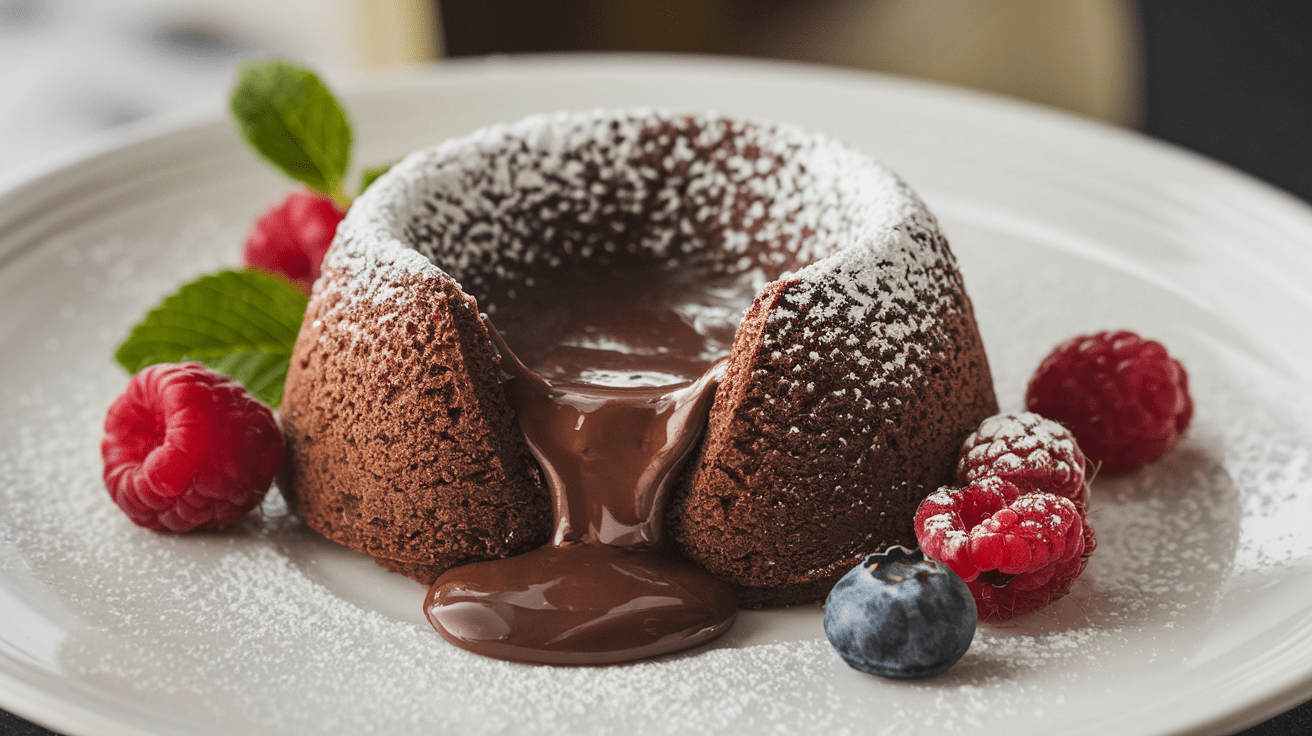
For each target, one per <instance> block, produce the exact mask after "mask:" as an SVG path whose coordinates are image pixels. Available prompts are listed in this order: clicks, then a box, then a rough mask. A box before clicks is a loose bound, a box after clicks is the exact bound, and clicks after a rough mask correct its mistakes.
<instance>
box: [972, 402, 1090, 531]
mask: <svg viewBox="0 0 1312 736" xmlns="http://www.w3.org/2000/svg"><path fill="white" fill-rule="evenodd" d="M990 476H994V477H998V478H1002V479H1003V480H1007V481H1010V482H1011V483H1013V484H1015V485H1016V487H1017V488H1019V489H1020V490H1021V492H1022V493H1029V492H1033V491H1045V492H1047V493H1052V494H1054V495H1057V496H1062V497H1064V498H1069V499H1070V500H1072V501H1074V502H1075V505H1076V506H1078V507H1079V508H1080V509H1084V508H1085V507H1086V506H1087V505H1088V487H1087V486H1086V485H1085V484H1084V453H1082V452H1080V447H1079V445H1077V444H1076V443H1075V436H1074V435H1072V434H1071V432H1070V430H1068V429H1066V428H1065V427H1063V426H1061V425H1060V424H1058V423H1056V422H1054V421H1052V420H1051V419H1045V418H1043V417H1041V416H1039V415H1038V414H1034V413H1033V412H1021V413H1019V414H997V415H995V416H991V417H989V418H988V419H985V420H984V421H983V422H981V423H980V425H979V429H977V430H975V431H974V432H973V433H972V434H971V435H970V436H969V437H967V438H966V441H965V442H963V443H962V444H961V459H960V460H959V461H958V463H957V485H960V486H968V485H970V484H971V483H974V482H976V481H979V480H983V479H984V478H988V477H990Z"/></svg>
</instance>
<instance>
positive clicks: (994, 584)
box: [967, 517, 1098, 621]
mask: <svg viewBox="0 0 1312 736" xmlns="http://www.w3.org/2000/svg"><path fill="white" fill-rule="evenodd" d="M1080 526H1081V527H1082V529H1081V532H1082V533H1081V535H1080V536H1081V537H1082V538H1083V540H1084V551H1083V552H1082V553H1080V555H1079V556H1078V557H1075V558H1072V559H1069V560H1065V561H1062V562H1056V563H1053V564H1051V565H1048V566H1047V567H1045V568H1042V569H1039V570H1036V571H1034V572H1031V573H1024V574H1021V575H1016V576H1013V577H1010V578H1009V577H1008V576H1005V575H980V576H979V577H978V578H976V579H975V580H973V581H972V582H970V583H967V586H968V587H969V588H970V593H971V595H973V596H974V597H975V607H976V608H977V609H978V610H979V615H980V618H983V619H985V620H989V621H1006V620H1008V619H1013V618H1015V617H1017V616H1022V615H1024V614H1027V613H1031V612H1033V611H1037V610H1039V609H1040V608H1043V607H1045V606H1047V605H1048V604H1049V603H1053V602H1055V601H1057V600H1059V599H1061V598H1063V597H1064V596H1065V595H1066V594H1067V593H1069V592H1071V587H1072V586H1073V585H1074V584H1075V580H1076V579H1077V578H1079V577H1080V573H1083V572H1084V568H1085V566H1086V565H1088V563H1089V555H1091V554H1093V550H1094V548H1095V547H1097V546H1098V541H1097V538H1096V537H1095V536H1094V534H1093V527H1091V526H1089V521H1088V519H1085V518H1083V517H1081V518H1080Z"/></svg>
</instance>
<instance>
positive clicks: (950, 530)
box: [915, 477, 1094, 620]
mask: <svg viewBox="0 0 1312 736" xmlns="http://www.w3.org/2000/svg"><path fill="white" fill-rule="evenodd" d="M915 529H916V538H917V539H918V540H919V542H920V548H921V549H922V550H923V551H924V553H925V554H926V555H927V556H929V557H932V558H934V559H936V560H938V561H940V562H942V563H943V564H945V565H947V566H948V567H950V568H952V571H953V572H955V573H956V574H957V575H958V576H960V577H961V579H962V580H964V581H966V582H967V583H968V584H969V586H970V589H971V592H972V593H973V594H974V595H975V603H976V606H977V607H978V608H979V613H980V617H981V618H984V619H992V620H1005V619H1008V618H1012V617H1014V616H1019V615H1021V614H1024V613H1029V612H1030V611H1035V610H1038V609H1039V608H1042V607H1043V606H1046V605H1047V604H1048V603H1051V602H1052V601H1055V600H1057V599H1058V598H1060V597H1062V596H1064V595H1066V593H1068V592H1069V591H1070V587H1071V584H1072V583H1074V582H1075V578H1076V577H1078V576H1079V572H1080V571H1081V570H1083V567H1084V560H1085V559H1086V558H1087V556H1088V554H1089V553H1091V552H1092V551H1093V549H1092V546H1093V543H1094V540H1093V530H1092V528H1089V526H1088V523H1087V522H1086V521H1085V518H1084V514H1083V513H1082V512H1081V510H1080V509H1079V508H1078V507H1077V506H1076V505H1075V503H1074V502H1072V501H1071V500H1070V499H1068V498H1063V497H1061V496H1056V495H1053V494H1051V493H1043V492H1031V493H1023V492H1022V491H1021V490H1020V489H1019V488H1017V487H1016V486H1015V485H1014V484H1012V483H1011V482H1009V481H1006V480H1003V479H1001V478H998V477H990V478H985V479H983V480H981V481H979V482H977V483H973V484H971V485H968V486H966V487H965V488H940V489H939V490H938V491H936V492H935V493H932V494H930V496H929V497H928V498H926V499H925V500H924V501H922V502H921V504H920V508H919V509H917V510H916V518H915Z"/></svg>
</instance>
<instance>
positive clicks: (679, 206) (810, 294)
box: [280, 110, 997, 606]
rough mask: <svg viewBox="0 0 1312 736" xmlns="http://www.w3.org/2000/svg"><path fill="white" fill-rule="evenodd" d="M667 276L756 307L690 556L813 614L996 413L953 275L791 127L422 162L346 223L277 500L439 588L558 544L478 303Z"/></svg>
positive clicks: (414, 159) (503, 133) (296, 390)
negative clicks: (657, 272)
mask: <svg viewBox="0 0 1312 736" xmlns="http://www.w3.org/2000/svg"><path fill="white" fill-rule="evenodd" d="M653 266H655V267H659V268H661V269H668V270H669V271H670V272H671V273H674V272H676V271H677V272H678V273H680V274H687V273H689V272H692V273H694V274H696V275H697V276H698V277H699V278H704V279H705V280H706V281H707V283H708V284H714V283H720V282H723V281H725V280H726V279H727V280H741V279H744V278H746V279H751V280H752V283H753V284H754V285H756V288H754V290H755V291H756V292H757V297H756V299H755V301H754V303H752V304H751V306H750V309H748V310H747V312H746V316H745V317H744V318H743V320H742V324H741V326H740V328H739V330H738V332H737V335H736V337H735V340H734V345H733V348H732V351H731V353H730V357H729V364H728V372H727V377H726V378H725V380H724V381H723V382H722V383H721V385H720V386H719V388H718V390H717V392H716V395H715V400H714V402H713V405H712V408H711V411H710V419H709V423H708V427H707V430H706V433H705V436H704V438H703V440H702V444H701V448H700V451H699V452H698V453H696V454H695V455H694V457H693V458H692V459H691V460H690V461H689V465H688V467H687V469H686V470H685V473H684V475H685V478H686V480H685V482H684V483H682V484H681V487H679V488H678V489H676V491H675V492H674V494H673V496H672V498H671V501H670V505H669V507H668V509H667V510H666V520H665V523H666V525H667V529H668V531H669V533H670V534H669V536H670V537H671V538H672V539H673V541H674V543H675V544H676V546H677V547H678V548H679V550H681V551H682V552H683V554H685V555H686V556H688V557H689V558H690V559H692V560H693V561H694V562H696V563H698V564H700V565H702V566H703V567H705V568H706V569H707V570H708V571H709V572H711V573H712V574H714V575H716V576H717V577H720V578H722V579H723V580H725V581H727V582H729V583H730V584H731V585H733V586H734V588H735V590H736V592H737V594H738V598H739V602H740V603H741V604H742V605H747V606H760V605H773V604H785V603H794V602H801V601H807V600H816V599H819V598H822V597H823V596H824V595H825V594H826V592H827V591H828V589H829V587H830V586H831V585H832V584H833V583H834V582H835V581H836V580H837V579H838V578H839V577H840V576H841V575H842V574H843V573H844V572H846V570H847V569H849V568H850V567H852V566H853V565H855V564H856V563H857V562H858V561H859V560H860V559H862V558H863V557H864V556H865V555H866V554H869V553H871V552H874V551H877V550H881V549H883V548H885V547H886V546H888V545H890V544H901V545H905V546H915V536H914V532H913V531H912V516H913V514H914V512H915V509H916V506H917V505H918V504H919V502H920V500H921V499H922V498H924V497H925V496H926V495H928V494H929V493H931V492H932V491H934V490H936V489H937V488H938V487H939V486H940V485H943V484H947V483H950V482H951V480H952V477H953V473H954V470H955V465H956V459H957V453H958V450H959V448H960V445H961V441H962V440H963V439H964V438H965V437H966V435H968V434H969V433H970V432H971V431H973V430H974V429H975V428H976V426H978V424H979V422H980V421H981V420H982V419H983V418H985V417H987V416H989V415H992V414H994V413H996V412H997V403H996V400H995V399H994V394H993V388H992V379H991V376H990V373H989V368H988V362H987V359H986V357H985V354H984V349H983V345H982V344H981V342H980V338H979V333H978V330H977V328H976V325H975V319H974V314H973V311H972V307H971V303H970V299H969V298H968V296H967V295H966V291H965V287H964V285H963V282H962V279H961V276H960V274H959V273H958V270H957V266H956V261H955V259H954V257H953V255H952V253H951V251H950V250H949V248H948V244H947V241H946V239H945V238H944V237H943V235H942V234H941V233H940V232H939V229H938V225H937V223H936V222H935V220H934V218H933V216H932V215H931V214H930V213H929V212H928V210H927V209H926V208H925V206H924V204H923V203H922V202H921V201H920V200H919V199H918V198H917V197H916V195H915V194H914V193H912V192H911V190H910V189H909V188H908V187H907V186H906V185H905V184H904V183H903V182H902V181H901V180H900V179H898V178H897V177H896V176H895V175H893V174H892V173H891V172H889V171H888V170H886V169H884V168H883V167H882V166H880V165H879V164H877V163H875V162H874V161H873V160H871V159H870V158H869V157H867V156H866V155H865V154H863V153H861V152H859V151H857V150H855V149H853V148H850V147H848V146H846V145H844V144H841V143H839V142H836V141H834V140H832V139H829V138H827V137H824V136H821V135H816V134H812V133H807V132H804V131H802V130H800V129H797V128H794V127H791V126H786V125H771V124H764V123H754V122H747V121H740V120H734V119H730V118H725V117H721V116H717V115H713V114H700V115H684V114H675V113H669V112H662V111H652V110H625V111H592V112H583V113H560V114H555V115H540V116H534V117H530V118H527V119H525V120H522V121H520V122H517V123H513V124H508V125H498V126H493V127H490V128H485V129H483V130H480V131H478V132H476V133H474V134H472V135H470V136H467V137H464V138H461V139H457V140H452V141H448V142H446V143H443V144H441V145H438V146H436V147H434V148H431V149H427V150H424V151H420V152H417V153H415V154H412V155H411V156H409V157H407V158H406V159H405V160H404V161H402V162H401V163H399V164H397V165H396V166H395V167H393V169H392V170H391V171H390V172H389V173H388V174H387V175H385V176H384V177H382V178H380V179H379V180H378V181H376V182H375V183H374V184H373V186H371V187H370V188H369V190H368V191H366V192H365V193H364V194H363V195H362V196H361V197H360V199H359V200H358V201H357V202H356V203H355V206H353V207H352V209H351V211H350V213H349V214H348V215H347V217H346V219H345V221H344V222H343V223H342V226H341V227H340V228H339V230H338V233H337V237H336V240H335V241H334V244H333V246H332V248H331V249H330V251H329V253H328V255H327V257H326V259H325V262H324V267H323V275H322V276H321V278H320V279H319V281H318V282H317V283H316V284H315V287H314V291H313V294H312V296H311V300H310V306H309V309H308V310H307V313H306V316H305V322H304V324H303V326H302V328H301V333H300V336H299V338H298V340H297V344H296V348H295V351H294V353H293V356H292V361H291V367H290V370H289V373H288V378H287V386H286V393H285V398H284V402H283V407H282V415H281V421H282V425H283V429H284V434H285V436H286V439H287V442H288V448H289V453H288V461H287V467H286V472H285V474H284V477H283V478H282V479H281V480H280V487H281V489H282V491H283V493H284V495H285V496H286V497H287V499H288V502H289V504H290V505H291V508H292V509H293V510H294V511H295V512H296V513H297V514H298V515H300V516H301V517H302V518H303V519H304V520H305V522H306V523H307V524H308V525H309V526H310V527H311V528H313V529H315V530H316V531H319V532H320V533H322V534H323V535H325V536H326V537H328V538H330V539H332V540H334V541H337V542H340V543H342V544H345V545H346V546H348V547H351V548H352V549H356V550H359V551H361V552H364V553H366V554H370V555H372V556H374V557H375V558H376V559H378V561H379V562H380V564H383V565H385V566H387V567H388V568H389V569H393V570H395V571H398V572H402V573H404V574H406V575H409V576H410V577H413V578H415V579H416V580H419V581H421V582H424V583H426V584H427V583H431V582H432V580H433V579H435V578H436V576H437V575H438V574H439V573H440V572H441V571H443V570H445V569H447V568H449V567H451V566H453V565H458V564H462V563H464V562H470V561H474V560H479V559H489V558H497V557H504V556H507V555H512V554H517V553H521V552H525V551H528V550H530V549H533V548H534V547H537V546H539V545H541V544H543V543H544V542H545V541H546V540H547V538H548V536H549V532H550V526H551V509H550V503H549V501H548V497H547V494H546V491H545V490H544V484H543V482H542V478H541V473H540V471H539V469H538V468H537V466H536V464H535V461H534V460H533V458H532V456H531V454H530V453H529V451H528V449H527V447H526V445H525V444H524V440H523V438H522V436H521V435H520V433H519V431H518V429H517V427H516V423H515V417H514V416H513V412H512V410H511V409H510V407H509V405H508V403H507V401H506V397H505V392H504V390H503V388H502V380H503V379H504V375H503V372H502V371H501V370H500V369H499V367H498V356H497V353H496V350H495V349H494V348H493V345H492V342H491V340H490V338H489V333H488V328H487V326H486V324H485V323H484V322H482V321H481V320H480V312H484V313H487V314H488V315H490V316H491V318H492V320H493V321H494V322H495V321H496V319H497V315H498V314H502V315H508V314H513V313H514V312H515V311H516V310H523V309H535V308H540V307H541V305H540V304H539V303H537V302H536V300H539V299H541V298H543V297H542V294H541V291H540V290H537V291H535V290H533V289H532V288H529V287H532V285H533V284H534V283H535V282H537V281H541V280H549V278H548V277H549V276H550V275H551V274H552V273H553V272H556V271H559V270H564V269H575V270H578V269H583V270H590V271H594V272H596V273H603V274H604V273H607V272H615V271H617V270H623V269H626V268H635V267H644V268H652V267H653Z"/></svg>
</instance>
